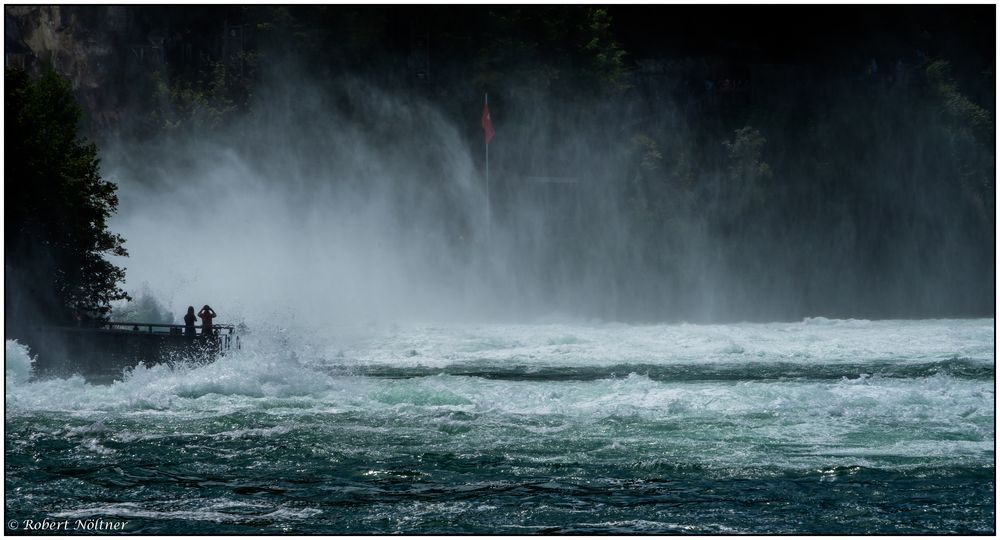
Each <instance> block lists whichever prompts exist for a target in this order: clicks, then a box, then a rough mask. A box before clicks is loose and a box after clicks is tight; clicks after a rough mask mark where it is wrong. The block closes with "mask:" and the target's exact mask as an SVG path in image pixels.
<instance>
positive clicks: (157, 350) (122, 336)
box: [18, 321, 242, 383]
mask: <svg viewBox="0 0 1000 540" xmlns="http://www.w3.org/2000/svg"><path fill="white" fill-rule="evenodd" d="M185 329H186V328H185V326H184V325H177V324H156V323H140V322H120V321H108V322H99V323H97V324H96V325H95V326H89V327H73V326H35V327H29V328H25V329H24V330H22V331H21V332H19V334H20V335H19V336H18V339H19V341H21V342H22V343H24V344H25V345H27V346H28V347H29V349H30V354H31V356H33V357H36V359H35V362H34V367H33V376H34V377H35V378H45V377H68V376H71V375H74V374H79V375H81V376H83V377H84V378H85V379H86V380H87V381H88V382H96V383H109V382H111V381H112V380H115V379H121V378H122V375H123V373H124V371H125V370H127V369H132V368H135V367H137V366H139V365H144V366H146V367H152V366H155V365H158V364H168V365H173V364H175V363H208V362H213V361H215V360H216V359H218V358H219V357H221V356H223V355H225V354H227V353H229V352H231V351H233V350H239V349H241V348H242V344H241V343H240V336H239V334H238V333H237V332H236V327H235V326H232V325H226V324H214V325H212V326H211V330H210V332H209V333H208V334H206V333H205V329H204V328H203V327H202V326H201V325H195V327H194V330H195V334H194V335H190V334H187V335H186V334H185Z"/></svg>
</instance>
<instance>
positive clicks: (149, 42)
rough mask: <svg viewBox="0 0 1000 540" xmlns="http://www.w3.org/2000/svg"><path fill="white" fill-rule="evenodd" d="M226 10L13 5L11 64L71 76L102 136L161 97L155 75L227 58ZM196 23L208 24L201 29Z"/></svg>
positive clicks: (88, 120) (87, 120) (86, 124)
mask: <svg viewBox="0 0 1000 540" xmlns="http://www.w3.org/2000/svg"><path fill="white" fill-rule="evenodd" d="M227 14H228V10H227V9H225V8H194V7H192V8H191V9H177V8H176V7H175V6H5V8H4V28H5V40H4V51H5V56H4V64H5V66H6V67H19V68H24V69H26V70H28V71H29V72H32V73H37V72H39V71H41V70H43V69H45V68H46V66H48V65H51V66H52V67H53V69H55V70H56V72H57V73H59V74H60V75H62V76H63V77H66V78H67V79H69V81H70V82H71V84H72V86H73V90H74V93H75V94H76V97H77V99H78V101H79V102H80V105H81V106H82V107H83V110H84V119H83V128H84V130H85V132H86V134H87V135H88V136H91V137H95V138H99V137H100V136H102V135H104V134H107V133H109V132H111V131H113V130H114V129H115V128H117V127H119V126H120V125H121V123H122V121H123V120H124V119H125V118H126V117H127V115H128V114H129V113H130V112H136V111H138V110H141V108H142V107H143V106H147V107H148V105H149V103H150V100H151V99H153V97H154V96H153V94H154V92H153V83H152V82H151V81H152V80H153V78H152V77H151V75H153V74H155V73H159V75H160V77H159V78H158V80H160V81H163V80H165V79H166V78H167V77H168V76H169V73H168V69H167V68H168V64H169V67H170V71H175V70H178V69H187V68H197V67H199V66H200V65H201V63H205V62H209V61H212V60H213V59H216V58H218V57H219V55H220V53H221V47H220V43H221V42H222V40H223V34H224V29H225V20H226V15H227ZM193 21H203V22H202V23H200V24H198V23H196V22H193Z"/></svg>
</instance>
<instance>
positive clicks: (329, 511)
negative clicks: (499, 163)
mask: <svg viewBox="0 0 1000 540" xmlns="http://www.w3.org/2000/svg"><path fill="white" fill-rule="evenodd" d="M244 343H245V346H244V349H243V350H242V351H239V352H238V353H236V354H233V355H231V356H229V357H226V358H223V359H221V360H219V361H218V362H216V363H214V364H210V365H205V366H177V367H174V368H169V367H167V366H157V367H154V368H152V369H143V368H140V369H139V370H137V371H135V372H133V373H131V374H129V375H128V376H127V378H126V379H125V380H124V381H121V382H116V383H114V384H112V385H105V386H102V385H91V384H87V383H86V382H85V381H84V380H83V379H82V378H79V377H73V378H70V379H54V380H43V381H34V380H30V379H29V377H30V364H29V359H28V356H27V354H26V353H25V350H24V348H23V347H21V346H20V345H18V344H16V343H15V342H11V341H8V342H7V346H6V395H5V403H6V416H5V424H6V441H5V442H6V445H5V452H6V465H5V473H6V480H5V482H6V500H5V505H6V517H7V520H8V524H7V527H8V531H9V532H12V531H11V528H10V527H11V520H14V521H15V523H16V525H17V527H18V528H19V530H23V529H24V527H25V525H26V523H27V522H28V520H31V521H32V522H33V523H37V522H41V521H43V520H49V522H51V523H54V522H62V521H64V520H67V521H68V522H69V528H70V530H72V529H73V527H74V524H75V523H76V522H77V521H78V520H82V521H83V522H88V521H87V520H89V522H90V523H95V522H96V520H103V522H106V523H113V524H121V526H122V527H124V530H126V531H130V532H135V533H254V532H265V533H278V532H301V533H315V532H325V533H392V532H404V533H507V534H519V533H534V532H572V533H677V532H689V533H901V534H911V533H993V532H994V531H995V529H994V527H995V521H994V520H995V515H994V506H995V491H994V490H995V485H994V478H995V472H994V471H995V433H994V419H995V409H994V407H995V396H994V381H995V367H994V360H995V359H994V321H993V320H992V319H986V320H935V321H833V320H826V319H809V320H806V321H803V322H800V323H780V324H779V323H775V324H738V325H718V326H700V325H697V326H696V325H646V326H633V325H620V324H565V323H559V324H555V323H553V324H535V325H471V324H470V325H438V326H432V325H424V326H416V325H414V326H400V327H396V326H392V327H383V328H380V327H370V328H365V329H353V330H349V329H344V328H338V329H328V330H326V331H318V330H315V329H314V330H309V331H306V330H297V331H296V330H281V329H265V328H261V329H255V331H254V332H252V333H251V334H250V335H249V336H247V337H246V338H245V340H244Z"/></svg>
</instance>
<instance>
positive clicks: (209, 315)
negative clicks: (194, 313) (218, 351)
mask: <svg viewBox="0 0 1000 540" xmlns="http://www.w3.org/2000/svg"><path fill="white" fill-rule="evenodd" d="M198 316H199V317H201V335H203V336H210V335H212V319H214V318H215V311H213V310H212V308H210V307H208V304H205V307H203V308H201V311H199V312H198Z"/></svg>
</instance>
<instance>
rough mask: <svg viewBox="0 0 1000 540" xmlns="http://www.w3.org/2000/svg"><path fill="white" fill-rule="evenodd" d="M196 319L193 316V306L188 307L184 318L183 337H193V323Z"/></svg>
mask: <svg viewBox="0 0 1000 540" xmlns="http://www.w3.org/2000/svg"><path fill="white" fill-rule="evenodd" d="M196 320H197V317H195V315H194V306H188V312H187V315H185V316H184V335H185V336H188V337H194V322H195V321H196Z"/></svg>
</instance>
